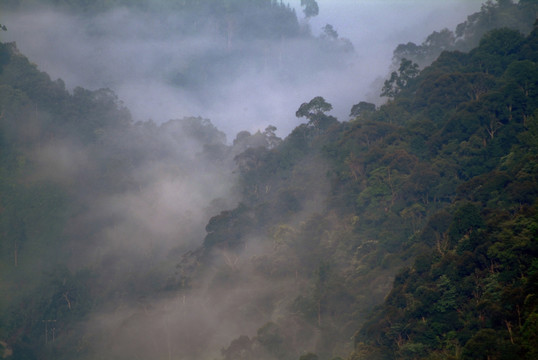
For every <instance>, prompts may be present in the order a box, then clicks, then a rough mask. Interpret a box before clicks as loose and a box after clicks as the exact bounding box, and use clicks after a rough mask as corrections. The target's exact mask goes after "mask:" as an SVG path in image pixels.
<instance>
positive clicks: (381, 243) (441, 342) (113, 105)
mask: <svg viewBox="0 0 538 360" xmlns="http://www.w3.org/2000/svg"><path fill="white" fill-rule="evenodd" d="M24 3H25V2H24V1H12V2H11V6H24ZM27 3H31V2H30V1H27ZM64 3H65V4H64V5H61V6H67V5H68V4H69V2H64ZM75 3H76V2H75ZM109 3H110V4H112V3H114V4H116V3H118V4H119V3H122V2H121V1H116V2H104V1H102V2H95V4H109ZM180 3H181V4H182V5H181V6H189V4H191V5H192V6H195V5H194V4H198V2H189V1H183V2H177V4H180ZM201 3H204V2H201ZM210 3H211V2H207V4H210ZM229 3H230V4H232V5H233V4H234V2H233V1H230V2H229ZM255 3H256V2H252V4H251V5H252V6H253V9H254V8H256V4H255ZM263 3H264V4H266V3H267V4H269V2H263ZM270 3H271V4H272V5H271V6H275V7H277V8H282V9H285V8H286V7H285V6H284V7H282V6H283V5H281V3H279V4H277V3H276V2H270ZM17 4H18V5H17ZM66 4H67V5H66ZM81 4H82V2H81ZM173 4H175V2H174V3H173ZM173 4H172V5H169V6H172V7H173ZM223 4H228V2H223ZM238 4H239V2H238ZM232 5H230V6H232ZM103 6H104V5H103ZM107 6H109V5H107ZM110 6H112V5H110ZM174 6H175V5H174ZM177 6H180V5H177ZM196 6H201V5H196ZM249 6H250V5H249ZM518 6H519V7H518ZM536 6H537V5H536V4H535V3H534V2H532V1H520V3H519V4H513V3H512V2H510V1H508V2H506V1H498V2H497V3H493V2H488V3H487V4H486V5H485V6H483V8H482V11H481V12H480V13H477V14H474V15H472V16H470V17H469V18H468V20H467V22H466V23H464V25H461V26H459V27H458V28H459V33H458V34H459V35H458V37H459V38H460V43H459V45H458V46H460V48H459V50H454V49H452V48H449V49H448V50H450V51H443V52H440V51H439V54H440V55H439V56H435V59H433V58H432V59H431V60H432V61H433V62H432V63H431V64H430V61H426V60H424V59H426V58H425V57H424V58H422V59H423V60H424V62H423V63H421V64H420V65H421V67H419V65H418V64H417V62H419V63H420V61H419V60H418V59H417V58H413V56H409V57H403V56H401V54H402V52H401V50H402V47H398V48H397V49H396V51H395V54H394V55H395V58H394V59H395V61H396V63H395V66H396V67H395V69H394V71H393V72H392V74H390V76H389V77H388V78H387V80H386V81H385V83H384V86H383V88H382V89H379V93H380V94H381V95H382V96H383V97H385V98H386V102H385V103H384V104H383V105H381V106H376V105H375V104H372V103H369V102H367V101H360V100H361V99H358V103H357V104H356V105H355V106H353V107H352V109H350V120H349V121H341V119H336V118H335V117H333V116H331V115H330V114H329V113H330V111H331V110H332V105H331V104H330V99H325V98H324V97H322V96H316V97H314V98H313V99H311V100H309V99H305V102H304V103H302V104H297V112H296V114H295V115H296V117H297V118H299V119H304V123H303V124H301V125H299V126H298V127H296V128H295V129H294V130H293V131H292V132H291V133H290V134H289V135H287V136H286V137H285V138H284V139H281V138H279V137H278V136H277V135H276V133H275V131H276V130H277V129H276V128H275V127H274V126H268V127H267V128H266V129H264V130H260V131H258V132H255V133H250V132H248V131H242V132H240V133H238V134H237V136H236V137H235V139H234V140H233V141H232V142H231V143H228V142H227V141H226V136H225V135H224V133H222V132H221V131H219V130H218V129H217V128H216V127H215V126H213V124H211V122H210V121H209V120H208V119H203V118H200V117H189V118H183V119H173V120H169V121H168V122H165V123H162V124H155V123H154V122H153V121H145V122H135V121H133V119H132V117H131V114H130V113H129V110H128V109H127V108H125V106H124V105H123V104H122V103H121V101H120V100H119V99H118V98H117V96H116V95H115V94H114V93H113V92H112V91H111V90H108V89H100V90H87V89H83V88H80V87H79V88H75V89H74V90H72V91H68V90H67V89H66V87H65V85H64V84H63V82H62V81H61V80H56V81H52V80H51V79H50V77H49V76H48V75H47V74H46V73H44V72H41V71H40V70H39V69H38V66H37V65H35V64H32V63H31V62H30V60H28V59H27V58H26V57H25V56H24V55H23V54H21V53H20V52H19V51H18V50H17V47H16V45H15V44H13V43H0V236H1V239H2V240H1V242H0V288H1V291H0V310H1V312H0V357H2V358H6V359H100V358H103V359H107V358H114V359H127V358H156V359H159V358H163V359H172V358H188V359H201V358H213V359H214V358H220V359H223V360H238V359H290V360H292V359H301V360H315V359H333V360H334V359H349V360H359V359H492V360H493V359H515V358H517V359H534V358H536V356H537V355H538V354H537V352H538V343H537V340H536V334H537V333H538V300H537V295H538V294H537V291H538V260H537V258H538V243H537V239H538V203H537V201H536V199H537V196H538V179H537V176H538V27H537V25H538V23H537V22H534V26H531V25H530V23H531V22H530V20H529V19H527V17H528V14H529V11H530V10H532V11H534V14H535V11H536ZM522 7H524V8H525V9H526V11H521V8H522ZM79 10H80V9H79ZM77 11H78V10H77ZM283 11H285V12H288V10H283ZM488 14H489V15H490V19H491V18H492V16H491V15H492V14H497V15H498V14H502V16H497V19H498V21H500V23H501V24H505V23H506V21H505V20H506V18H509V19H512V18H518V19H520V20H521V19H527V20H526V22H521V21H518V22H517V23H518V24H519V25H518V26H521V27H524V26H525V25H524V24H527V28H526V29H527V30H528V31H527V30H525V28H514V27H513V26H512V27H511V28H510V27H497V26H492V29H489V28H488V27H489V26H490V25H491V23H484V22H481V19H482V20H484V19H485V16H486V15H488ZM286 16H287V15H286ZM534 17H535V16H534ZM503 19H504V20H503ZM532 20H533V21H534V19H532ZM294 23H295V24H297V22H296V20H295V21H294ZM484 24H485V25H484ZM522 24H523V25H522ZM505 25H507V26H511V25H513V24H512V23H510V22H508V23H507V24H505ZM297 26H298V25H297ZM484 28H488V29H487V31H483V32H482V31H481V30H480V29H484ZM7 30H8V31H9V28H8V29H7ZM328 30H330V29H328ZM471 30H472V31H471ZM520 30H521V31H525V33H522V32H520ZM0 31H2V30H0ZM457 31H458V30H457ZM434 34H435V33H434ZM464 34H467V35H466V36H464ZM477 34H479V35H480V40H479V41H478V40H476V36H478V35H477ZM304 36H306V35H304ZM474 41H476V44H474V45H476V46H474V45H473V46H471V45H469V44H471V43H473V42H474ZM426 45H427V44H426V43H425V44H423V45H422V46H423V47H425V46H426ZM409 48H411V46H410V45H409V44H408V49H409ZM437 50H439V49H437ZM437 50H435V51H437ZM445 50H446V49H445ZM428 51H430V50H428ZM432 51H433V50H432ZM463 51H465V52H463ZM336 53H338V52H336ZM415 55H416V54H415ZM216 179H217V181H215V180H216ZM163 189H166V191H164V190H163ZM178 203H180V204H181V205H180V206H179V209H178Z"/></svg>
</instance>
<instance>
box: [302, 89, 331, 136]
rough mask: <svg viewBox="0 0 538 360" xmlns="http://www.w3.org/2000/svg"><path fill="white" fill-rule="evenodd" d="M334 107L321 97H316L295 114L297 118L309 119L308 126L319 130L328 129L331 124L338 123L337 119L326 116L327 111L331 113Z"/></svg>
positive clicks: (303, 104)
mask: <svg viewBox="0 0 538 360" xmlns="http://www.w3.org/2000/svg"><path fill="white" fill-rule="evenodd" d="M332 108H333V106H332V105H331V104H329V103H328V102H326V101H325V99H324V98H323V97H321V96H316V97H315V98H313V99H312V100H310V102H308V103H302V104H301V106H300V107H299V110H297V112H295V116H297V117H298V118H300V117H305V118H307V119H308V120H309V121H308V125H311V126H313V127H314V128H316V129H318V130H324V129H327V128H328V127H329V126H330V125H331V124H333V123H335V122H336V118H334V117H333V116H328V115H326V114H325V112H327V111H331V110H332Z"/></svg>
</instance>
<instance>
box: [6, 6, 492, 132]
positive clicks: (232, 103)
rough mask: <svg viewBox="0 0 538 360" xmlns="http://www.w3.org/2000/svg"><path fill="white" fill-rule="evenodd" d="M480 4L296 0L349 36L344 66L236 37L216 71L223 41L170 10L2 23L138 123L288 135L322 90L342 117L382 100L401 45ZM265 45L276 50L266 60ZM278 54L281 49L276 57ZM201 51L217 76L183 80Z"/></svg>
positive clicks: (305, 47)
mask: <svg viewBox="0 0 538 360" xmlns="http://www.w3.org/2000/svg"><path fill="white" fill-rule="evenodd" d="M480 4H481V2H480V1H477V0H475V1H462V0H457V1H456V0H455V1H449V2H447V1H435V2H431V1H430V2H427V1H412V0H408V1H389V0H385V1H344V0H342V1H323V0H321V1H319V6H320V14H319V16H316V17H313V18H311V19H309V20H306V19H305V18H304V16H303V13H302V10H301V7H300V2H299V1H291V2H290V5H291V6H292V7H293V8H295V10H296V13H297V17H298V18H299V21H300V23H301V24H302V26H305V27H309V28H310V30H311V31H312V33H313V34H314V35H315V36H319V35H320V34H321V33H322V28H323V27H324V26H325V25H326V24H331V25H333V26H334V28H335V30H336V31H337V32H338V34H339V36H340V38H344V39H349V40H351V42H352V44H353V46H354V52H353V53H349V54H346V55H345V56H341V57H340V58H341V59H342V60H340V63H337V62H336V60H335V59H334V58H330V57H328V58H322V56H320V53H319V52H315V51H313V50H312V48H311V47H310V44H309V42H308V41H307V40H305V39H304V38H303V39H296V40H293V39H284V40H280V41H271V42H267V41H259V40H256V39H250V40H248V42H245V40H238V41H237V43H234V46H235V47H236V48H235V51H236V52H238V53H239V54H240V56H239V57H238V58H236V59H233V61H234V62H236V63H235V64H236V65H237V66H236V68H238V69H239V71H238V72H236V73H233V74H223V73H222V72H227V71H229V69H227V68H222V69H221V68H219V62H222V59H220V58H219V56H220V55H218V54H219V52H220V53H224V54H226V48H225V47H226V45H225V44H223V42H222V41H221V39H216V38H215V37H214V36H213V37H212V35H211V31H210V29H208V30H207V31H206V32H203V33H197V34H187V35H185V34H183V33H182V32H181V22H182V21H183V20H184V18H183V17H182V16H180V15H177V14H168V15H167V16H165V17H163V15H162V14H156V13H152V12H147V13H143V12H139V11H133V10H128V9H124V8H120V9H116V10H113V11H110V12H107V13H105V14H99V15H97V16H91V17H86V18H81V17H80V16H75V15H69V14H67V13H61V12H55V11H52V10H44V9H40V10H38V11H26V12H23V13H7V14H4V15H3V16H2V21H3V23H6V24H7V25H8V27H9V31H8V32H7V33H5V34H4V36H5V39H4V40H5V41H16V42H17V45H18V47H19V49H20V50H21V52H22V53H24V54H26V55H27V56H28V57H29V58H30V59H32V61H34V62H36V63H37V64H39V67H40V69H42V70H43V71H46V72H47V73H49V74H50V75H51V77H52V78H61V79H63V80H64V81H65V83H66V85H67V87H68V88H71V89H72V88H74V87H76V86H83V87H85V88H89V89H97V88H102V87H106V88H111V89H112V90H113V91H115V92H116V93H117V94H118V96H119V98H120V99H121V100H123V101H124V103H125V104H126V105H127V107H128V108H129V109H130V111H131V112H132V113H133V115H134V117H135V119H136V120H142V121H145V120H148V119H153V120H154V121H156V122H157V123H162V122H164V121H166V120H168V119H171V118H181V117H184V116H202V117H204V118H209V119H211V121H212V122H213V123H214V124H215V125H216V126H217V127H218V128H219V129H220V130H222V131H224V132H225V133H226V134H227V135H228V137H229V139H232V138H233V137H234V136H235V134H236V133H238V132H239V131H241V130H248V131H251V132H254V131H257V130H263V129H264V128H265V127H267V125H269V124H272V125H275V126H276V127H277V129H278V130H277V132H278V134H279V135H280V136H285V135H287V134H288V133H289V132H290V131H291V130H292V129H293V128H294V127H295V126H297V125H298V124H299V123H300V120H298V119H296V118H295V117H294V113H295V111H296V110H297V108H298V106H299V105H300V104H301V103H302V102H305V101H308V100H310V99H312V98H313V97H315V96H323V97H324V98H325V99H326V100H327V101H328V102H330V103H331V104H333V107H334V111H333V114H334V115H335V116H336V117H338V118H339V120H341V121H345V120H347V119H348V115H349V111H350V109H351V107H352V105H353V104H356V103H358V102H359V101H361V100H368V101H372V102H374V103H379V102H380V100H381V99H380V98H379V96H378V95H379V94H378V93H379V89H376V88H372V84H373V82H374V81H375V80H376V79H379V78H380V77H384V76H386V74H387V73H388V72H389V68H390V65H391V58H392V51H393V50H394V48H395V47H396V46H397V45H398V44H399V43H404V42H408V41H415V42H417V43H420V42H421V41H423V40H424V39H425V37H426V36H427V35H428V34H430V33H431V32H432V31H434V30H440V29H442V28H444V27H449V28H453V27H454V26H455V25H456V24H457V23H458V22H461V21H463V20H465V16H466V15H467V14H470V13H472V12H473V11H476V10H478V9H479V8H480ZM260 49H266V50H263V51H270V52H272V53H273V54H270V56H268V57H264V56H262V55H263V51H261V50H260ZM276 52H279V53H280V54H279V55H278V56H273V55H274V53H276ZM215 54H217V56H215ZM204 56H209V59H210V60H209V61H210V62H211V61H213V63H211V64H210V65H209V66H211V71H212V72H211V73H209V75H207V74H206V75H205V76H210V78H207V79H205V81H204V83H203V84H201V85H200V84H197V86H182V85H181V84H179V85H178V82H181V81H184V79H178V78H177V76H178V72H181V70H182V69H183V67H184V66H185V65H186V64H187V63H189V62H191V61H193V59H202V58H203V57H204ZM211 59H213V60H211ZM268 61H271V62H275V61H279V63H278V64H275V63H272V64H268V63H267V62H268ZM188 70H189V69H187V71H188ZM219 72H220V73H219ZM181 75H182V76H190V75H189V74H181ZM194 75H195V76H196V74H194Z"/></svg>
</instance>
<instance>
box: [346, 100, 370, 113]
mask: <svg viewBox="0 0 538 360" xmlns="http://www.w3.org/2000/svg"><path fill="white" fill-rule="evenodd" d="M374 111H375V104H372V103H369V102H366V101H361V102H360V103H358V104H355V105H353V107H352V108H351V112H350V113H349V116H350V117H357V116H360V115H363V114H367V113H373V112H374Z"/></svg>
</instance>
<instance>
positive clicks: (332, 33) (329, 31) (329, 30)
mask: <svg viewBox="0 0 538 360" xmlns="http://www.w3.org/2000/svg"><path fill="white" fill-rule="evenodd" d="M323 35H324V36H325V37H327V38H329V39H332V40H336V39H338V32H337V31H336V30H335V29H334V27H333V26H332V25H331V24H327V25H325V26H324V27H323Z"/></svg>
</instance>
